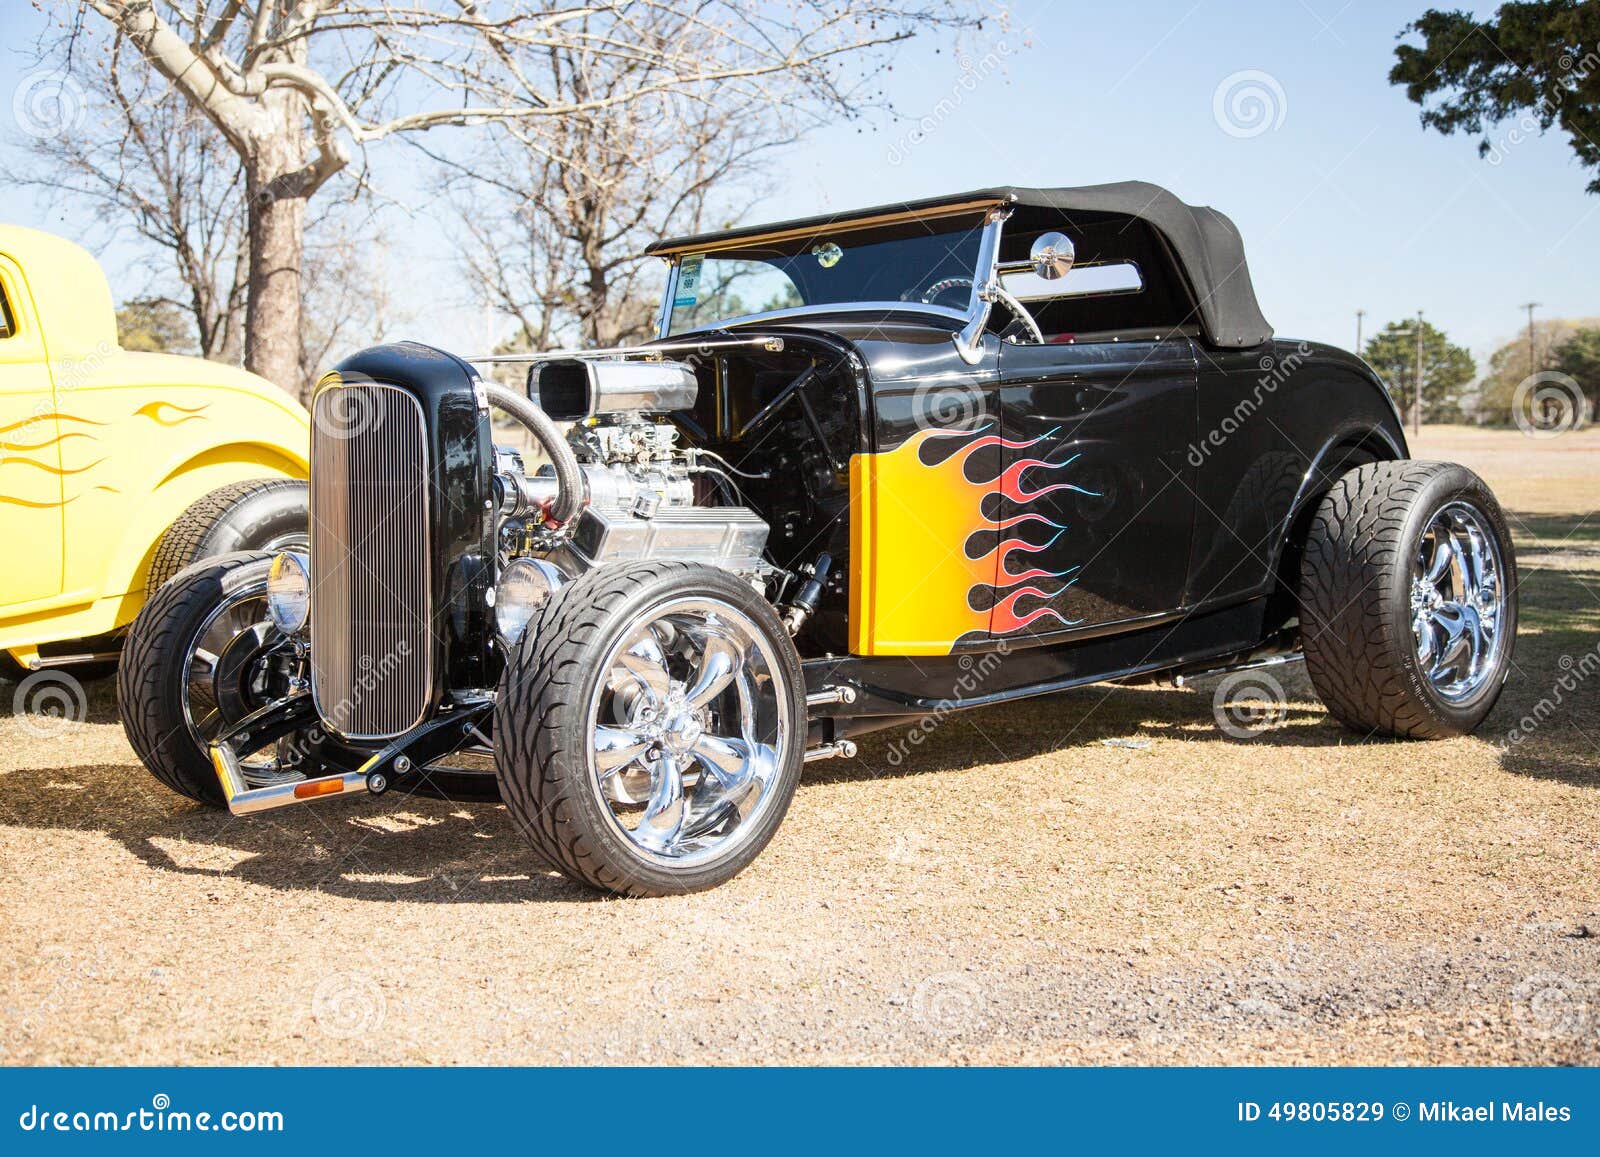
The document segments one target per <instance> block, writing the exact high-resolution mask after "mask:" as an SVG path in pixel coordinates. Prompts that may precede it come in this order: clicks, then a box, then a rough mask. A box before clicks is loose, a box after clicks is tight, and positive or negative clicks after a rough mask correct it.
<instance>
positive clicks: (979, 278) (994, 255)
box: [656, 203, 1011, 363]
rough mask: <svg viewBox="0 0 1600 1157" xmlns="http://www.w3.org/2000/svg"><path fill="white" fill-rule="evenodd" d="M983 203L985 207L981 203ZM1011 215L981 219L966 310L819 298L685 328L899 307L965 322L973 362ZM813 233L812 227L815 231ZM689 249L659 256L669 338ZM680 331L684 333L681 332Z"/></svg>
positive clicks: (756, 240)
mask: <svg viewBox="0 0 1600 1157" xmlns="http://www.w3.org/2000/svg"><path fill="white" fill-rule="evenodd" d="M977 208H980V209H981V208H983V206H981V205H980V206H977ZM973 209H974V206H972V205H970V204H969V205H960V206H951V207H950V208H949V210H947V211H944V212H937V213H917V214H909V213H908V214H904V215H896V216H895V217H894V218H876V219H869V220H864V221H841V222H839V226H838V229H837V230H836V231H837V232H855V231H857V230H865V229H868V228H870V227H872V226H874V225H878V224H883V223H886V222H889V221H901V220H943V219H947V218H949V217H953V216H957V215H964V214H966V213H971V212H972V211H973ZM1010 215H1011V206H1010V205H1009V204H1005V203H1001V204H994V205H990V206H988V207H987V209H986V211H985V212H984V217H983V222H982V226H981V228H982V233H981V235H980V237H979V242H978V253H977V257H976V259H975V260H974V262H973V270H972V292H971V294H970V296H969V297H968V300H967V307H966V309H964V310H962V309H953V308H951V307H949V306H942V305H934V304H932V303H925V302H914V301H859V302H832V303H826V302H818V303H815V304H812V305H800V306H791V307H789V308H786V309H774V310H762V311H759V312H755V313H746V314H740V315H738V316H736V317H727V318H719V319H717V320H716V321H714V322H711V323H709V324H707V325H703V326H696V327H694V328H693V329H689V330H685V331H684V333H705V332H711V331H715V330H719V329H724V328H727V327H731V326H741V325H751V324H757V323H760V322H765V321H773V320H776V321H782V320H785V319H789V318H797V317H805V316H809V315H814V314H819V313H822V314H826V313H882V312H885V311H888V310H893V311H896V312H906V311H910V312H914V313H926V314H930V315H932V316H935V317H938V318H939V319H940V320H943V321H954V322H960V323H962V325H961V329H960V331H959V332H958V333H957V334H956V335H955V342H956V346H957V348H959V349H960V350H961V353H962V357H963V358H964V359H965V360H967V361H968V362H969V363H970V362H975V361H976V360H977V358H976V357H975V356H974V353H976V354H977V356H981V348H982V347H981V340H982V335H983V327H984V325H985V324H986V323H987V321H988V318H989V310H990V307H991V306H992V304H993V302H994V296H993V294H994V291H995V287H996V285H997V284H998V281H997V278H998V271H997V266H998V260H999V253H1000V227H1001V224H1002V223H1003V222H1004V221H1005V219H1006V218H1007V217H1008V216H1010ZM812 232H814V231H812ZM793 236H795V231H794V230H783V231H774V232H773V233H772V234H771V236H770V238H769V237H767V236H763V235H760V234H756V235H753V236H744V235H741V236H736V237H732V238H730V239H729V241H728V242H727V243H726V244H722V245H718V244H715V243H712V244H707V245H704V246H703V247H699V248H696V249H694V250H693V251H692V252H694V253H699V254H707V255H709V254H714V253H716V252H718V251H719V250H722V249H742V248H746V247H748V246H750V245H755V244H760V243H761V242H762V241H764V240H769V239H770V240H779V239H789V238H792V237H793ZM690 252H691V251H690V250H687V249H685V250H674V251H672V252H669V253H663V254H662V255H661V256H662V257H663V258H665V259H666V261H667V265H668V268H667V279H666V285H665V286H664V287H663V289H662V293H661V305H660V308H659V310H658V311H657V313H656V338H657V340H666V339H667V338H669V337H672V336H674V335H673V334H672V310H673V302H674V299H675V298H676V297H677V290H678V275H679V273H680V272H681V271H682V262H683V258H684V257H685V256H688V255H689V254H690ZM676 336H679V337H681V336H683V335H682V334H679V335H676Z"/></svg>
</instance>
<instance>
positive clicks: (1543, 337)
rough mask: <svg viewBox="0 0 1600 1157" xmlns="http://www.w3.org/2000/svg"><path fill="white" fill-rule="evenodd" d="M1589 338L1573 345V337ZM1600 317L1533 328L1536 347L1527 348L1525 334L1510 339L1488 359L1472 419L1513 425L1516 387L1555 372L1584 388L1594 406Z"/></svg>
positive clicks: (1599, 380) (1599, 389) (1599, 381)
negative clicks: (1594, 358)
mask: <svg viewBox="0 0 1600 1157" xmlns="http://www.w3.org/2000/svg"><path fill="white" fill-rule="evenodd" d="M1580 334H1588V335H1591V336H1588V337H1585V338H1583V339H1582V341H1581V342H1580V343H1579V344H1578V345H1576V346H1574V345H1573V342H1574V339H1576V338H1578V335H1580ZM1594 335H1600V318H1593V317H1582V318H1560V317H1554V318H1548V319H1545V320H1542V321H1539V322H1538V323H1536V324H1535V326H1534V331H1533V348H1532V350H1531V351H1530V350H1529V347H1528V335H1527V332H1526V331H1525V330H1524V331H1522V332H1520V333H1518V334H1516V335H1515V336H1514V337H1511V338H1509V339H1507V340H1506V342H1505V343H1504V344H1502V345H1501V346H1500V348H1499V349H1497V350H1495V351H1494V353H1493V355H1491V356H1490V358H1489V369H1488V372H1487V373H1485V374H1484V376H1483V381H1482V383H1481V384H1480V385H1479V388H1478V395H1477V399H1476V403H1475V405H1474V407H1473V418H1474V419H1475V420H1477V421H1480V422H1488V423H1492V424H1494V425H1500V426H1505V425H1510V424H1511V422H1512V421H1513V420H1514V418H1515V415H1514V414H1513V412H1512V410H1513V403H1514V402H1515V400H1516V395H1517V387H1519V386H1520V385H1522V383H1523V382H1525V381H1526V380H1527V379H1528V378H1529V377H1530V376H1531V375H1532V374H1534V373H1538V372H1540V371H1544V370H1556V371H1559V372H1561V373H1564V374H1569V375H1571V377H1572V378H1573V379H1574V380H1576V381H1577V382H1578V384H1579V385H1581V386H1582V387H1583V390H1584V393H1585V394H1586V395H1587V396H1588V398H1589V399H1590V403H1591V409H1592V408H1593V403H1594V400H1595V398H1596V396H1597V394H1600V363H1597V362H1596V361H1594V360H1592V358H1593V357H1594V355H1595V353H1596V352H1597V351H1600V338H1597V337H1596V336H1594Z"/></svg>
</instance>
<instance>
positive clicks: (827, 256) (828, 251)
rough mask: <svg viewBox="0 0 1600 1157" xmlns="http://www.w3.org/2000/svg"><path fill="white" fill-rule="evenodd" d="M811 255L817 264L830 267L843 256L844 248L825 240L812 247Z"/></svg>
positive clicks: (837, 262) (825, 267) (826, 267)
mask: <svg viewBox="0 0 1600 1157" xmlns="http://www.w3.org/2000/svg"><path fill="white" fill-rule="evenodd" d="M811 256H813V257H815V258H816V259H817V264H818V265H820V266H822V268H824V269H832V268H833V267H834V266H835V265H837V264H839V261H840V259H841V258H843V257H844V250H843V249H840V248H839V247H838V246H837V245H835V244H834V243H833V242H832V241H825V242H823V243H822V244H821V245H817V246H815V247H813V248H812V250H811Z"/></svg>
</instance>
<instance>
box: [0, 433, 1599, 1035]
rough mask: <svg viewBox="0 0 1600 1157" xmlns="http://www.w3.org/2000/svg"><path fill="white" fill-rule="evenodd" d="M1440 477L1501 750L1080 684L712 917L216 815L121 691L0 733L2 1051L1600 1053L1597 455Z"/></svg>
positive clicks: (725, 902)
mask: <svg viewBox="0 0 1600 1157" xmlns="http://www.w3.org/2000/svg"><path fill="white" fill-rule="evenodd" d="M1418 454H1419V456H1434V457H1442V458H1456V459H1459V460H1461V461H1464V462H1467V463H1468V464H1469V465H1472V466H1473V467H1474V468H1476V469H1478V470H1479V471H1480V472H1481V473H1483V474H1484V475H1485V476H1486V477H1487V478H1488V479H1489V481H1490V482H1491V484H1492V485H1494V486H1495V488H1496V490H1497V491H1498V492H1499V494H1500V496H1501V498H1502V500H1503V501H1504V502H1505V504H1506V506H1507V508H1508V510H1510V511H1512V512H1514V515H1513V522H1514V525H1515V527H1516V529H1517V537H1518V549H1519V553H1520V557H1521V560H1522V565H1523V582H1524V585H1523V608H1524V609H1523V626H1522V634H1521V639H1520V642H1519V647H1518V652H1517V656H1516V666H1517V669H1516V672H1515V674H1514V675H1513V677H1512V679H1511V681H1510V683H1509V685H1508V687H1507V690H1506V693H1505V695H1504V697H1503V699H1502V701H1501V705H1500V706H1499V708H1498V709H1497V710H1496V712H1495V714H1494V715H1493V716H1492V717H1491V719H1490V721H1489V723H1488V725H1487V726H1486V727H1485V728H1484V729H1483V731H1482V732H1481V733H1480V735H1478V736H1476V737H1473V738H1469V739H1461V740H1456V741H1452V742H1446V743H1430V744H1407V743H1393V742H1376V741H1370V742H1363V741H1362V740H1361V738H1360V737H1359V736H1356V735H1353V734H1351V733H1348V732H1345V731H1343V730H1341V729H1340V728H1338V727H1337V726H1335V725H1334V724H1332V723H1330V722H1329V720H1328V719H1327V717H1326V716H1325V714H1324V713H1323V711H1322V709H1321V707H1320V705H1319V704H1318V703H1317V701H1316V699H1315V697H1314V696H1313V695H1312V694H1311V692H1310V689H1309V686H1308V685H1307V684H1306V682H1305V680H1304V676H1303V675H1301V674H1298V673H1296V674H1292V675H1289V676H1285V677H1284V680H1283V682H1284V685H1285V686H1286V688H1287V691H1288V700H1289V702H1288V707H1287V712H1286V714H1285V716H1284V718H1283V719H1282V721H1281V724H1280V725H1279V726H1276V727H1274V728H1272V729H1270V730H1268V731H1266V732H1265V733H1264V734H1262V735H1260V736H1259V737H1258V738H1255V739H1253V740H1237V739H1232V738H1229V737H1228V736H1227V735H1225V734H1223V733H1222V732H1221V731H1219V730H1218V728H1217V727H1216V725H1215V724H1214V722H1213V716H1212V706H1211V698H1212V686H1213V684H1202V685H1200V686H1199V687H1198V688H1188V689H1183V690H1175V689H1127V688H1117V689H1112V688H1100V687H1096V688H1089V689H1085V690H1081V691H1077V692H1073V693H1070V694H1063V695H1057V696H1052V697H1049V698H1045V699H1038V700H1033V701H1029V702H1024V703H1019V704H1014V705H1010V706H1004V707H1000V708H995V709H988V710H983V711H979V712H973V713H969V714H966V715H962V716H956V717H952V718H950V719H948V720H945V721H944V722H943V723H942V725H940V726H939V727H938V728H937V730H936V731H934V733H933V734H931V735H930V736H929V737H928V739H927V740H926V742H924V743H922V744H921V745H919V746H914V747H904V748H897V747H895V746H894V744H895V742H896V741H897V740H900V739H902V738H903V737H901V736H897V735H892V734H891V735H888V736H884V737H880V738H875V739H871V740H869V741H868V742H867V743H865V744H864V745H863V748H862V753H861V756H860V758H859V759H857V760H854V761H851V762H848V763H844V762H837V763H830V764H819V765H816V766H815V767H814V768H813V769H811V771H810V772H809V773H808V776H807V778H806V780H805V782H804V783H803V785H802V786H801V788H800V792H799V795H798V797H797V799H796V801H795V804H794V807H793V809H792V811H791V812H790V815H789V819H788V820H787V821H786V823H785V825H784V827H783V829H782V831H780V832H779V834H778V837H777V839H776V840H775V841H774V842H773V844H772V846H771V847H770V848H769V849H768V851H767V852H766V853H765V855H763V856H762V857H761V858H760V859H759V860H758V861H757V862H756V864H755V866H754V867H753V868H752V869H751V870H749V871H748V872H746V873H745V874H744V875H743V876H741V877H739V878H738V879H736V880H735V881H734V882H733V883H731V884H729V885H727V886H726V887H723V888H721V889H719V890H717V891H715V892H712V893H708V894H703V895H698V896H690V897H686V898H681V899H672V900H658V901H634V902H625V901H614V900H600V899H596V898H595V897H593V896H592V895H590V894H589V893H587V892H584V891H582V890H580V889H578V888H576V887H574V886H572V885H570V884H567V883H566V882H564V881H563V880H561V879H560V878H558V877H555V876H551V875H546V874H543V873H541V872H540V871H538V870H537V868H535V867H534V866H533V864H532V863H531V861H530V857H529V856H528V854H527V853H526V852H525V850H524V848H523V846H522V845H521V844H520V842H519V840H518V838H517V836H516V835H515V833H514V832H513V830H512V828H511V825H510V823H509V822H508V821H507V819H506V817H505V815H504V813H503V811H502V810H501V809H500V808H498V807H492V806H462V805H453V804H446V803H441V802H436V801H431V800H423V799H411V800H406V799H399V798H395V797H392V796H391V797H386V798H385V799H384V800H383V801H381V802H377V803H364V802H343V801H341V802H337V803H331V804H325V805H319V806H311V807H303V808H297V809H290V810H288V811H282V812H276V813H272V814H270V815H268V816H266V817H261V818H257V819H255V820H248V821H247V820H234V819H231V818H229V817H226V816H219V815H216V814H214V813H210V812H206V811H203V810H201V809H199V808H197V807H194V806H193V805H190V804H189V803H187V802H185V801H183V800H181V799H179V798H178V797H176V796H174V795H172V794H170V793H168V792H166V791H165V790H164V789H162V788H161V787H160V786H159V785H157V784H156V783H155V782H154V781H153V780H151V779H150V778H149V776H148V775H147V774H146V773H145V772H144V771H143V770H142V769H141V768H140V767H139V766H138V765H137V763H136V762H135V760H134V758H133V756H132V753H131V752H130V751H129V749H128V747H127V745H126V744H125V743H124V741H123V738H122V733H121V729H120V728H119V727H118V725H117V723H116V716H115V703H114V697H113V692H112V688H111V686H110V684H109V683H108V682H99V683H94V684H90V685H89V695H90V713H89V719H88V721H87V722H85V723H82V724H79V725H76V726H69V727H65V728H61V727H58V726H56V725H55V723H54V721H52V720H49V719H45V718H41V717H39V716H37V715H34V716H24V717H6V718H4V719H3V720H0V951H3V953H4V956H5V959H6V960H7V961H8V967H7V968H6V970H5V974H4V977H3V978H0V1062H4V1063H11V1064H37V1063H45V1064H51V1063H97V1064H169V1063H178V1064H199V1063H235V1062H274V1063H307V1064H327V1063H356V1062H366V1063H470V1062H477V1063H568V1062H598V1063H613V1062H615V1063H622V1062H670V1063H773V1062H776V1063H785V1062H800V1063H819V1062H820V1063H853V1062H888V1063H1018V1062H1025V1063H1057V1062H1068V1063H1085V1062H1093V1063H1229V1064H1238V1063H1252V1062H1276V1063H1301V1062H1315V1063H1334V1064H1358V1063H1378V1064H1387V1063H1402V1062H1415V1063H1446V1064H1448V1063H1467V1064H1488V1063H1497V1064H1498V1063H1512V1062H1517V1063H1535V1064H1544V1063H1568V1062H1576V1063H1590V1064H1593V1063H1600V878H1597V864H1600V854H1597V853H1600V694H1597V693H1596V690H1595V687H1594V686H1592V685H1591V686H1579V687H1578V689H1577V690H1576V691H1564V690H1562V689H1561V688H1560V687H1559V686H1558V683H1557V681H1558V678H1560V677H1561V676H1562V675H1563V674H1564V673H1566V672H1567V671H1568V667H1569V665H1570V666H1571V671H1572V674H1576V672H1577V670H1579V668H1578V667H1577V666H1576V664H1577V663H1578V662H1580V661H1581V658H1582V656H1583V655H1584V654H1585V653H1590V652H1593V651H1594V648H1595V647H1596V646H1597V644H1600V514H1597V513H1596V510H1597V508H1600V432H1591V433H1584V434H1568V435H1565V436H1564V437H1562V438H1560V439H1555V440H1552V441H1546V442H1535V441H1530V440H1528V439H1525V438H1523V437H1521V436H1519V435H1517V434H1515V433H1510V434H1507V433H1485V432H1477V431H1465V430H1446V431H1440V432H1431V433H1429V434H1427V435H1425V436H1424V437H1423V439H1422V440H1421V443H1420V445H1419V448H1418ZM1291 670H1292V669H1291ZM1568 677H1569V678H1571V675H1569V676H1568ZM13 692H14V688H13V687H12V686H11V685H3V686H0V693H3V695H4V696H5V697H8V698H9V697H10V696H11V695H12V694H13ZM1558 696H1559V701H1556V700H1557V697H1558ZM1541 700H1543V701H1545V704H1546V705H1545V706H1544V707H1538V706H1537V705H1538V704H1540V702H1541ZM0 701H3V700H0ZM1525 716H1527V717H1529V718H1530V726H1532V734H1531V735H1530V736H1529V737H1528V738H1527V739H1526V740H1525V741H1524V742H1522V743H1520V744H1518V745H1516V746H1508V745H1507V744H1506V743H1505V742H1504V739H1505V736H1506V734H1507V732H1508V731H1509V730H1510V729H1512V728H1514V727H1517V726H1518V724H1519V721H1520V720H1522V719H1523V718H1524V717H1525ZM1535 716H1537V717H1538V719H1542V722H1537V723H1535V722H1534V717H1535ZM1128 739H1137V740H1143V741H1148V746H1147V747H1132V746H1117V745H1113V744H1111V743H1108V742H1107V741H1113V740H1128Z"/></svg>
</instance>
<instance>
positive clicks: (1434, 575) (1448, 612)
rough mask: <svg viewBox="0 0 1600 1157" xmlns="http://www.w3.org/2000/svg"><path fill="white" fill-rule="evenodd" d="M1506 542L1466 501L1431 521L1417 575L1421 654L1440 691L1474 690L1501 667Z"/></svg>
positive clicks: (1456, 698) (1460, 695)
mask: <svg viewBox="0 0 1600 1157" xmlns="http://www.w3.org/2000/svg"><path fill="white" fill-rule="evenodd" d="M1501 569H1502V563H1501V561H1500V548H1499V544H1498V543H1497V541H1496V539H1495V536H1494V534H1493V532H1492V531H1491V530H1490V529H1489V527H1488V526H1487V525H1486V524H1485V520H1484V517H1483V515H1482V514H1481V513H1479V512H1478V511H1477V510H1476V509H1474V508H1473V507H1472V506H1469V505H1467V504H1466V503H1464V502H1451V503H1448V504H1446V505H1445V506H1444V507H1443V508H1442V509H1441V510H1440V511H1439V512H1438V513H1437V514H1435V515H1434V516H1433V519H1432V520H1431V521H1430V522H1429V523H1428V529H1427V531H1426V533H1425V534H1424V535H1423V538H1422V541H1421V543H1420V544H1419V545H1418V549H1417V554H1416V560H1415V562H1414V563H1413V567H1412V579H1411V632H1412V635H1413V637H1414V638H1415V641H1416V647H1417V662H1418V663H1420V664H1421V665H1422V668H1423V670H1424V671H1425V672H1426V673H1427V677H1428V681H1429V682H1430V683H1432V684H1433V687H1434V690H1436V691H1437V692H1438V693H1439V696H1440V697H1441V698H1443V699H1446V700H1448V701H1450V702H1452V703H1458V702H1461V701H1462V700H1464V699H1468V698H1471V697H1472V696H1473V695H1474V694H1476V693H1477V691H1478V690H1479V689H1480V688H1482V686H1483V683H1484V680H1485V679H1486V678H1488V676H1489V674H1490V673H1491V672H1492V671H1494V670H1495V669H1496V668H1497V667H1498V665H1499V664H1498V662H1497V660H1498V658H1499V655H1500V650H1501V648H1502V646H1503V640H1504V636H1503V635H1502V634H1501V632H1500V618H1501V609H1502V603H1503V601H1504V599H1505V585H1504V583H1503V582H1502V581H1501V577H1500V572H1501Z"/></svg>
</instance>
